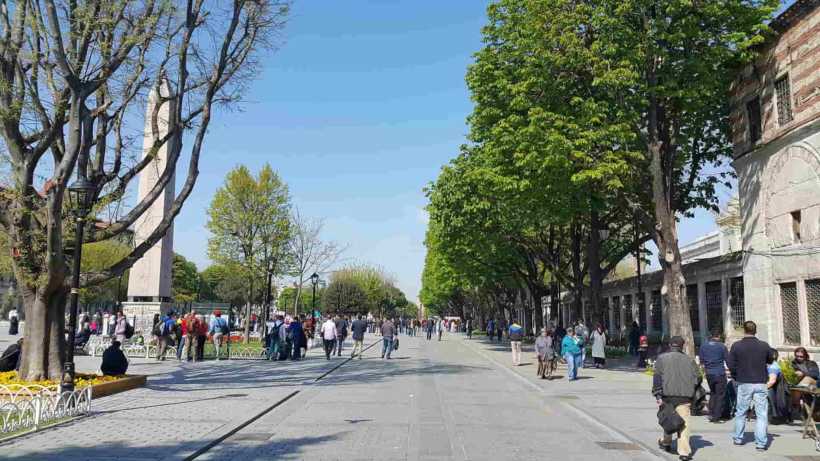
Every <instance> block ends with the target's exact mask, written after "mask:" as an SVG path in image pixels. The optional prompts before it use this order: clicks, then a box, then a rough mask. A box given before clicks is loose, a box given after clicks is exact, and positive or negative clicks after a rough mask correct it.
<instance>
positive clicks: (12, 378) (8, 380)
mask: <svg viewBox="0 0 820 461" xmlns="http://www.w3.org/2000/svg"><path fill="white" fill-rule="evenodd" d="M126 377H127V375H121V376H99V375H92V374H86V373H77V375H76V376H75V377H74V387H75V388H77V389H82V388H85V387H88V386H95V385H97V384H103V383H110V382H112V381H118V380H121V379H124V378H126ZM59 384H60V383H59V382H57V381H52V380H48V379H45V380H41V381H24V380H22V379H20V378H18V377H17V372H16V371H6V372H3V373H0V385H4V386H19V387H23V386H41V387H44V388H48V389H55V390H56V389H57V386H59Z"/></svg>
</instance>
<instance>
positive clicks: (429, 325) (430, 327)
mask: <svg viewBox="0 0 820 461" xmlns="http://www.w3.org/2000/svg"><path fill="white" fill-rule="evenodd" d="M426 329H427V341H430V338H432V337H433V329H435V325H434V323H433V319H427V324H426Z"/></svg>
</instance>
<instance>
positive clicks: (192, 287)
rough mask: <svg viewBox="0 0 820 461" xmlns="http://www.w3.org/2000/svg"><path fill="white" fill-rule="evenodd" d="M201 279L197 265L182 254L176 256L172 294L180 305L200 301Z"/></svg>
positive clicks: (172, 276)
mask: <svg viewBox="0 0 820 461" xmlns="http://www.w3.org/2000/svg"><path fill="white" fill-rule="evenodd" d="M199 286H200V278H199V272H198V271H197V268H196V264H194V263H192V262H191V261H188V260H187V259H185V257H184V256H182V255H180V254H174V266H173V268H172V270H171V294H172V296H173V297H174V301H175V302H178V303H189V302H193V301H198V296H197V293H198V292H199Z"/></svg>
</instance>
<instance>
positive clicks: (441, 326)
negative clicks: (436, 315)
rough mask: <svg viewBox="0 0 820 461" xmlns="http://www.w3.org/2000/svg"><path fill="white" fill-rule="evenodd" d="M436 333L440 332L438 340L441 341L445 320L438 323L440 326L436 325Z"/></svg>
mask: <svg viewBox="0 0 820 461" xmlns="http://www.w3.org/2000/svg"><path fill="white" fill-rule="evenodd" d="M436 331H438V340H439V341H441V334H442V333H444V319H441V320H439V321H438V324H436Z"/></svg>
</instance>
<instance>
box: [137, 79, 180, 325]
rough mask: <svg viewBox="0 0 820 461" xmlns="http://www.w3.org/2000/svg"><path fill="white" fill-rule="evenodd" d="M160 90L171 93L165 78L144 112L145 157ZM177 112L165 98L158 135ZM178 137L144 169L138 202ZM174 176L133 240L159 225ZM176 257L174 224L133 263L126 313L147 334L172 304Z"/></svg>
mask: <svg viewBox="0 0 820 461" xmlns="http://www.w3.org/2000/svg"><path fill="white" fill-rule="evenodd" d="M157 91H161V92H162V93H161V94H162V95H163V96H168V95H169V94H170V89H169V87H168V84H167V83H166V82H164V81H163V82H162V83H161V85H160V87H159V88H154V90H152V91H151V94H150V95H149V97H148V107H147V108H146V115H145V130H144V132H143V147H142V155H143V158H144V157H145V156H146V155H148V154H149V152H150V151H151V146H152V145H153V143H154V134H153V130H152V128H151V118H152V117H153V113H154V108H155V107H156V105H157V103H158V102H159V97H158V93H157ZM173 113H174V103H173V102H172V101H169V102H165V103H163V104H162V106H160V109H159V111H158V113H157V118H158V120H157V126H158V128H159V130H158V135H159V137H163V136H165V135H166V134H167V133H168V126H169V120H170V118H171V116H172V114H173ZM177 142H178V137H176V136H175V137H172V138H171V139H169V140H168V142H166V143H165V144H164V145H163V146H162V147H161V148H160V149H159V151H158V152H157V155H156V158H154V160H153V161H152V162H151V163H150V164H149V165H148V166H147V167H145V169H143V170H142V172H141V173H140V179H139V192H138V198H137V203H139V201H141V200H142V199H143V198H144V197H145V196H147V195H148V194H149V193H150V191H151V189H153V188H154V185H155V184H157V182H158V181H159V178H160V176H161V175H162V172H163V171H164V170H165V165H166V162H167V160H168V153H169V152H172V149H174V147H175V145H176V143H177ZM174 180H175V178H174V177H171V179H170V181H169V182H168V184H167V186H166V187H165V190H164V191H163V193H162V194H160V195H159V197H157V199H156V201H154V203H153V204H152V205H151V206H150V207H149V208H148V209H147V210H146V211H145V213H143V214H142V216H140V217H139V218H138V219H137V220H136V222H135V223H134V244H135V245H139V244H140V243H142V242H144V241H145V240H146V239H147V238H148V236H150V235H151V233H152V232H153V231H154V229H156V228H157V225H158V224H159V223H160V221H162V219H163V218H165V216H167V215H168V213H169V211H170V209H171V204H172V203H173V201H174V195H175V186H174ZM173 260H174V229H173V226H171V227H170V228H169V229H168V232H167V233H166V234H165V236H164V237H163V238H162V239H161V240H159V241H158V242H157V243H156V244H155V245H154V246H153V247H151V249H149V250H148V252H146V253H145V255H144V256H143V257H142V258H141V259H140V260H138V261H137V262H136V263H135V264H134V266H133V267H131V271H130V274H129V276H128V302H126V303H123V313H124V314H125V315H126V318H128V320H129V321H132V320H134V322H135V325H134V328H135V329H136V330H139V331H142V332H143V334H148V333H149V332H150V330H151V327H152V325H151V321H152V319H153V316H154V314H158V313H159V314H162V313H164V312H166V311H167V310H168V309H169V308H170V307H171V305H172V302H173V300H172V299H171V269H172V267H173Z"/></svg>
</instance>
